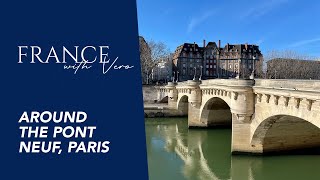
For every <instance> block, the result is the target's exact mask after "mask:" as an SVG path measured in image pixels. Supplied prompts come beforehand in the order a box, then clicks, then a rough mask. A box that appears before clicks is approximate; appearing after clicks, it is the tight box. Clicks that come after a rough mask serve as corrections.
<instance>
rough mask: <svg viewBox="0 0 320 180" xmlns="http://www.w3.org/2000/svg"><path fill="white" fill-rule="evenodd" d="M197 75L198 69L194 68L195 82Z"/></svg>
mask: <svg viewBox="0 0 320 180" xmlns="http://www.w3.org/2000/svg"><path fill="white" fill-rule="evenodd" d="M196 73H197V68H196V67H194V76H193V80H194V81H195V80H196Z"/></svg>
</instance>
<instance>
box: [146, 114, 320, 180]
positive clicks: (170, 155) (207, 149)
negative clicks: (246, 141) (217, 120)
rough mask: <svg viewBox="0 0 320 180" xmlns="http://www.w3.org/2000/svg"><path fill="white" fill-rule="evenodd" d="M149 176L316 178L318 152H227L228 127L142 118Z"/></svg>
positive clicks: (162, 179)
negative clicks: (300, 153)
mask: <svg viewBox="0 0 320 180" xmlns="http://www.w3.org/2000/svg"><path fill="white" fill-rule="evenodd" d="M145 124H146V135H147V136H146V137H147V152H148V167H149V179H150V180H184V179H190V180H198V179H199V180H207V179H208V180H210V179H233V180H238V179H239V180H249V179H250V180H278V179H279V180H282V179H288V180H313V179H314V180H320V156H317V155H281V156H243V155H242V156H239V155H231V153H230V152H231V129H207V130H206V129H191V130H189V129H188V124H187V118H161V119H146V121H145Z"/></svg>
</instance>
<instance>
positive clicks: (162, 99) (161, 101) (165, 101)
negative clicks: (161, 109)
mask: <svg viewBox="0 0 320 180" xmlns="http://www.w3.org/2000/svg"><path fill="white" fill-rule="evenodd" d="M158 102H159V103H168V95H166V96H164V97H162V98H161V99H160V100H159V101H158Z"/></svg>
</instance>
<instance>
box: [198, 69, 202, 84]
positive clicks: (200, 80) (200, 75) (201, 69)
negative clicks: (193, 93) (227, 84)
mask: <svg viewBox="0 0 320 180" xmlns="http://www.w3.org/2000/svg"><path fill="white" fill-rule="evenodd" d="M201 77H202V66H200V77H199V81H201Z"/></svg>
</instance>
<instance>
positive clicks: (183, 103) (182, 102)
mask: <svg viewBox="0 0 320 180" xmlns="http://www.w3.org/2000/svg"><path fill="white" fill-rule="evenodd" d="M177 109H178V110H179V111H181V112H182V113H183V114H185V115H187V114H188V109H189V97H188V95H182V96H180V97H178V101H177Z"/></svg>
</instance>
